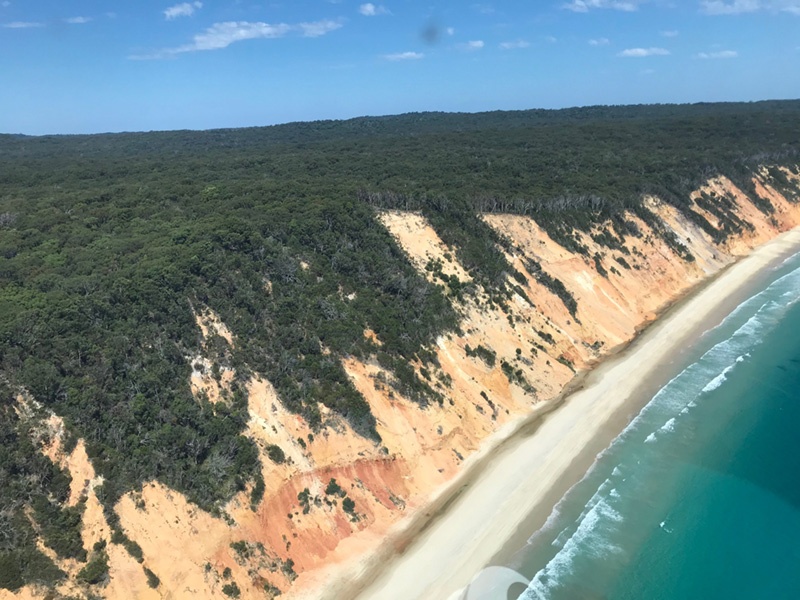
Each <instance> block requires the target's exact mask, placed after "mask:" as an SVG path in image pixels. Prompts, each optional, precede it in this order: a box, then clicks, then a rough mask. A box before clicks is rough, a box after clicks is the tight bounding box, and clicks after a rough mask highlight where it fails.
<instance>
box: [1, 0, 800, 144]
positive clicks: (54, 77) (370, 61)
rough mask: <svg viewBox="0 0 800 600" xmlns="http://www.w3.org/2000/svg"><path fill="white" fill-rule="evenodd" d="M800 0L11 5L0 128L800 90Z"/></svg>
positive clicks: (123, 125)
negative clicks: (799, 33)
mask: <svg viewBox="0 0 800 600" xmlns="http://www.w3.org/2000/svg"><path fill="white" fill-rule="evenodd" d="M798 31H800V0H542V1H532V0H527V1H523V0H496V1H491V0H486V1H482V2H479V3H472V2H455V1H437V0H432V1H429V2H414V1H411V0H385V1H378V2H372V3H364V2H359V1H350V0H307V1H304V0H295V1H288V0H286V1H283V2H269V1H255V0H202V1H201V0H197V1H194V0H192V1H188V2H181V1H178V2H175V1H172V2H171V1H169V0H167V1H155V0H137V1H135V2H120V1H114V0H71V1H68V2H65V1H63V0H0V132H4V133H28V134H43V133H89V132H103V131H141V130H152V129H185V128H188V129H208V128H215V127H240V126H250V125H268V124H273V123H282V122H287V121H296V120H315V119H328V118H349V117H354V116H360V115H381V114H394V113H402V112H410V111H422V110H445V111H481V110H495V109H520V108H559V107H565V106H579V105H591V104H629V103H653V102H697V101H717V100H759V99H767V98H797V97H800V36H798Z"/></svg>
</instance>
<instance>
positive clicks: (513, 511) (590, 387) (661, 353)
mask: <svg viewBox="0 0 800 600" xmlns="http://www.w3.org/2000/svg"><path fill="white" fill-rule="evenodd" d="M797 251H800V229H795V230H792V231H790V232H787V233H785V234H783V235H781V236H780V237H778V238H776V239H774V240H772V241H771V242H769V243H767V244H765V245H764V246H762V247H760V248H758V249H756V250H755V251H754V252H753V253H752V254H750V255H749V256H748V257H746V258H743V259H741V260H740V261H739V262H737V263H736V264H735V265H733V266H732V267H730V268H729V269H727V270H726V271H724V272H723V273H722V274H721V275H719V276H718V277H716V278H715V279H713V280H712V281H711V282H710V283H708V284H707V285H703V286H702V287H701V289H699V290H698V291H696V292H695V293H693V294H691V295H690V296H689V297H688V298H687V299H685V300H684V301H682V302H681V303H679V305H677V306H676V307H674V309H673V310H670V311H668V313H667V314H665V315H664V316H663V317H662V318H660V319H659V320H658V322H657V323H656V324H654V325H653V326H652V327H650V328H648V329H647V330H646V331H645V333H643V334H642V335H641V336H640V337H639V338H638V339H637V340H635V342H634V343H633V344H632V345H631V346H630V347H629V348H627V349H626V350H625V351H623V352H621V353H619V354H617V355H616V356H614V357H611V358H609V359H608V360H606V361H604V362H603V363H602V364H601V365H600V366H599V367H597V368H596V369H594V370H593V371H592V372H591V373H590V374H589V376H588V377H587V378H586V380H585V382H584V386H583V388H582V389H580V390H579V391H577V392H575V393H573V394H572V395H570V396H569V397H568V398H567V399H566V401H565V402H564V403H563V404H562V405H561V406H559V407H558V408H557V409H556V410H554V411H552V412H551V413H549V414H548V415H547V416H546V417H544V418H543V419H542V421H541V424H540V425H539V427H538V428H537V429H536V431H535V433H534V434H532V435H527V436H526V435H522V434H516V435H513V437H512V439H511V440H509V441H508V442H506V443H504V444H503V445H502V448H501V449H500V450H499V451H497V452H493V451H491V448H490V449H489V450H490V454H491V457H490V458H489V459H488V460H481V461H479V462H476V463H473V464H474V467H473V468H472V469H467V471H466V472H465V473H463V476H462V477H459V478H457V480H456V481H455V482H453V484H452V486H451V487H450V488H449V490H448V491H446V492H444V493H443V496H445V497H447V495H448V492H449V494H450V495H452V494H453V490H454V489H460V490H461V492H460V493H459V494H458V495H457V497H456V498H455V499H454V500H453V501H452V502H450V503H449V505H448V506H446V508H444V509H441V508H439V509H436V508H433V509H431V510H430V511H428V512H427V514H428V515H432V518H431V519H430V521H429V522H428V523H427V524H425V526H424V527H423V526H420V525H419V523H418V524H417V528H416V530H417V531H419V530H422V532H421V533H418V534H416V535H414V536H413V537H412V539H411V541H410V542H409V543H408V545H407V546H406V547H405V548H404V551H403V552H402V554H398V553H390V552H389V551H387V550H385V549H384V552H379V553H378V555H377V556H373V557H370V558H367V559H365V560H364V561H362V562H361V563H360V564H359V565H357V567H356V568H355V569H354V570H349V571H348V572H347V573H343V578H342V579H341V580H339V581H335V582H331V585H330V587H329V588H328V590H327V591H326V594H325V597H326V598H348V599H350V598H358V599H362V600H366V599H370V600H374V599H380V600H391V599H398V600H399V599H402V600H412V599H415V598H419V599H425V600H436V599H448V598H453V597H457V593H458V591H459V590H461V589H463V588H464V586H466V585H467V584H469V582H470V580H471V578H472V577H473V576H474V575H475V574H477V573H478V572H479V571H480V570H481V569H482V568H483V567H484V566H486V565H487V564H489V563H490V561H491V559H492V558H493V557H494V556H495V555H496V554H497V553H498V551H500V550H501V548H502V547H503V545H504V543H505V542H506V541H507V540H508V539H509V538H510V537H512V536H513V535H514V533H515V532H517V530H518V528H519V527H520V524H521V523H522V522H523V521H524V520H525V519H526V518H527V517H529V516H530V515H531V514H532V513H534V512H535V511H536V512H538V513H540V514H543V515H545V516H546V515H547V514H548V513H549V512H550V510H551V509H552V506H553V505H554V504H555V502H557V500H558V499H559V497H560V495H561V494H562V493H563V491H564V490H565V489H566V487H565V486H567V487H568V486H569V485H570V484H571V483H574V482H575V481H577V480H578V479H579V478H581V477H582V476H583V474H584V473H585V471H586V469H587V468H588V467H589V466H590V465H591V463H592V461H593V460H594V457H595V456H596V454H597V452H598V451H599V450H601V449H602V448H603V447H604V445H605V444H607V443H608V441H609V439H610V438H609V435H611V437H613V435H614V433H613V432H612V433H609V427H612V426H614V425H616V429H615V433H618V432H619V431H620V430H621V428H622V427H623V426H624V424H625V422H627V420H629V419H630V418H632V417H633V416H634V415H635V413H636V412H637V411H638V409H639V408H640V407H641V406H642V405H643V403H645V402H646V401H647V400H648V399H649V396H648V397H644V396H645V395H646V394H644V393H643V392H649V391H652V390H650V389H649V386H648V382H650V381H652V379H653V378H654V377H656V375H657V374H658V373H659V370H660V369H662V368H663V366H664V365H665V364H666V363H668V362H669V361H670V360H671V359H672V358H673V357H674V356H675V355H676V354H677V353H678V352H679V351H680V349H681V348H684V347H686V346H687V345H688V344H690V343H691V342H692V340H694V339H696V338H697V336H698V335H700V334H702V332H703V331H705V330H707V329H709V328H710V327H713V326H714V325H716V324H717V323H719V322H720V320H721V319H722V318H724V316H725V314H727V312H729V311H730V310H731V309H732V308H733V306H734V305H735V303H738V301H739V300H740V299H744V298H742V297H741V296H742V294H744V293H745V292H746V291H747V290H748V289H749V288H750V286H751V285H752V283H753V281H754V280H755V279H758V277H759V275H762V274H763V273H764V272H765V270H767V269H770V268H772V267H773V266H775V265H777V264H779V262H780V261H782V260H783V259H784V258H786V257H787V256H789V255H791V254H793V253H795V252H797ZM732 303H733V304H732ZM494 443H497V440H496V439H495V440H494ZM598 444H602V445H600V446H599V447H598ZM482 454H483V453H482ZM587 454H588V456H587ZM434 513H435V514H434ZM397 536H398V537H399V538H400V537H402V532H398V533H397ZM398 545H399V544H398Z"/></svg>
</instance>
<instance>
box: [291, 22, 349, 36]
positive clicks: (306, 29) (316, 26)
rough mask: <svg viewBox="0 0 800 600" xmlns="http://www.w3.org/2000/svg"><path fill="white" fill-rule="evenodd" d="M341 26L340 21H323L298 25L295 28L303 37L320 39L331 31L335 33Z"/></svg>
mask: <svg viewBox="0 0 800 600" xmlns="http://www.w3.org/2000/svg"><path fill="white" fill-rule="evenodd" d="M341 26H342V22H341V21H333V20H331V19H323V20H322V21H311V22H309V23H300V24H299V25H298V26H297V28H298V29H299V30H300V31H302V32H303V37H320V36H323V35H325V34H326V33H330V32H331V31H336V30H337V29H339V28H340V27H341Z"/></svg>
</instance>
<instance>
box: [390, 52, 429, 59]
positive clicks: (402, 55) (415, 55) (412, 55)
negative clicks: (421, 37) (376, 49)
mask: <svg viewBox="0 0 800 600" xmlns="http://www.w3.org/2000/svg"><path fill="white" fill-rule="evenodd" d="M383 58H385V59H386V60H391V61H399V60H420V59H421V58H425V55H424V54H423V53H422V52H395V53H394V54H384V55H383Z"/></svg>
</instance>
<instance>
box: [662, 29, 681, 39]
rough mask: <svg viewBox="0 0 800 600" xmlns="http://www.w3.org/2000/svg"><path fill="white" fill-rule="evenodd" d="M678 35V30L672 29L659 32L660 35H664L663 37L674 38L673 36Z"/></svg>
mask: <svg viewBox="0 0 800 600" xmlns="http://www.w3.org/2000/svg"><path fill="white" fill-rule="evenodd" d="M679 35H680V32H679V31H675V30H674V29H673V30H671V31H662V32H661V37H665V38H675V37H678V36H679Z"/></svg>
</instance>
